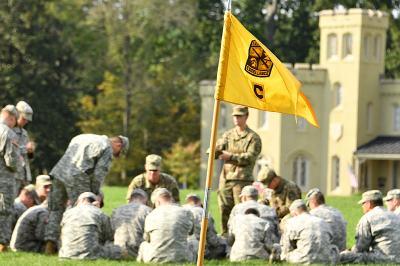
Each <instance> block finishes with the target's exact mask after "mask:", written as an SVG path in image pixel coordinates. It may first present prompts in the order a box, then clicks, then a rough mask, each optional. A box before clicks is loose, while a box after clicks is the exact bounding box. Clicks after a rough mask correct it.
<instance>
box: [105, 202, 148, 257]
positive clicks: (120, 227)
mask: <svg viewBox="0 0 400 266" xmlns="http://www.w3.org/2000/svg"><path fill="white" fill-rule="evenodd" d="M150 212H151V208H150V207H148V206H146V205H143V204H139V203H134V202H132V203H129V204H126V205H123V206H121V207H119V208H117V209H114V210H113V212H112V215H111V227H112V229H113V231H114V232H115V233H114V244H115V245H117V246H120V247H121V248H122V249H126V250H127V251H128V254H129V256H131V257H136V256H137V253H138V249H139V245H140V243H142V242H143V232H144V221H145V219H146V216H147V215H148V214H149V213H150Z"/></svg>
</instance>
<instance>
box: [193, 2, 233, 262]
mask: <svg viewBox="0 0 400 266" xmlns="http://www.w3.org/2000/svg"><path fill="white" fill-rule="evenodd" d="M231 3H232V0H228V1H227V5H226V11H225V16H224V29H223V31H222V41H221V51H220V55H219V64H218V74H217V82H216V88H215V95H214V99H215V100H214V112H213V120H212V125H211V137H210V152H209V154H208V165H207V177H206V185H205V188H204V209H203V217H202V220H201V232H200V240H199V250H198V252H197V266H203V264H204V252H205V246H206V236H207V226H208V213H209V210H208V209H209V199H210V191H211V184H212V175H213V172H214V171H213V170H214V157H215V143H216V138H217V130H218V119H219V110H220V100H219V95H218V94H219V93H218V92H219V90H220V88H221V87H224V84H225V82H226V67H227V60H226V59H227V58H228V56H229V55H228V54H229V48H228V47H229V36H230V33H229V29H227V28H229V25H230V22H229V21H230V20H229V19H227V16H228V14H229V13H230V10H231Z"/></svg>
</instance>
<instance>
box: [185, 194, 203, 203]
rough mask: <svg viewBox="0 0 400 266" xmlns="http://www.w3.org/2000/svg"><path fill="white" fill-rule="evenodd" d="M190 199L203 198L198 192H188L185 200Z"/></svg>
mask: <svg viewBox="0 0 400 266" xmlns="http://www.w3.org/2000/svg"><path fill="white" fill-rule="evenodd" d="M189 199H196V200H201V198H200V196H199V195H198V194H196V193H190V194H187V196H186V198H185V200H186V201H188V200H189Z"/></svg>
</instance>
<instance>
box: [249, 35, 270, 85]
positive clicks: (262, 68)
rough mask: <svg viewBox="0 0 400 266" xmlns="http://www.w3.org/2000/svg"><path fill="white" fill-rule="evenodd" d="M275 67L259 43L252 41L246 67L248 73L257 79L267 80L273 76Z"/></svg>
mask: <svg viewBox="0 0 400 266" xmlns="http://www.w3.org/2000/svg"><path fill="white" fill-rule="evenodd" d="M273 66H274V63H272V60H271V58H269V56H268V55H267V53H266V52H265V51H264V49H263V48H262V47H261V46H260V45H259V44H258V43H257V41H255V40H252V41H251V43H250V47H249V55H248V57H247V61H246V66H245V67H244V69H245V70H246V72H247V73H249V74H250V75H253V76H255V77H259V78H265V77H269V76H270V75H271V71H272V67H273Z"/></svg>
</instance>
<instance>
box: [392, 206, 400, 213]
mask: <svg viewBox="0 0 400 266" xmlns="http://www.w3.org/2000/svg"><path fill="white" fill-rule="evenodd" d="M393 213H394V214H397V215H400V207H397V208H396V209H395V210H394V212H393Z"/></svg>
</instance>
